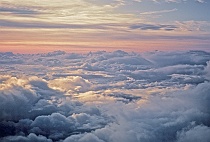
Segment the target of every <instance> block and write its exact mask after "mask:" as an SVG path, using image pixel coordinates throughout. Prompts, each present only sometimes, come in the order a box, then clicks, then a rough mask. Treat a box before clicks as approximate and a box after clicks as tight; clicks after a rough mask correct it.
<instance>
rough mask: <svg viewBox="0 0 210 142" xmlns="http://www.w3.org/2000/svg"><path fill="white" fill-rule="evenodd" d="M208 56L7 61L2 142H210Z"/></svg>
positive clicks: (63, 56)
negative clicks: (19, 62)
mask: <svg viewBox="0 0 210 142" xmlns="http://www.w3.org/2000/svg"><path fill="white" fill-rule="evenodd" d="M209 55H210V53H208V52H204V51H187V52H184V51H183V52H160V51H154V52H147V53H140V54H137V53H127V52H124V51H120V50H118V51H115V52H105V51H101V52H92V53H88V54H73V53H64V52H62V51H56V52H50V53H46V54H34V55H27V54H25V55H21V54H13V53H1V54H0V58H1V59H7V60H8V61H12V58H13V57H15V59H17V60H23V61H24V62H23V63H21V64H6V66H2V67H3V68H1V69H0V71H1V73H3V75H1V76H0V100H1V102H0V114H1V115H0V132H1V133H0V141H6V142H11V141H25V142H27V141H49V142H50V141H59V142H62V141H64V142H74V141H75V142H89V141H96V142H114V141H121V142H127V141H131V142H138V141H142V142H152V141H157V142H162V141H175V142H176V141H177V142H183V141H204V142H205V141H208V140H209V137H208V135H207V134H208V133H209V127H210V123H209V118H210V111H209V109H208V108H209V107H210V106H209V104H210V103H209V102H210V96H209V92H210V87H209V86H210V84H209V79H210V78H209V61H210V56H209ZM54 61H55V62H56V61H59V63H55V62H54ZM50 62H51V63H52V62H54V63H52V64H50V65H49V63H50ZM46 64H48V66H46Z"/></svg>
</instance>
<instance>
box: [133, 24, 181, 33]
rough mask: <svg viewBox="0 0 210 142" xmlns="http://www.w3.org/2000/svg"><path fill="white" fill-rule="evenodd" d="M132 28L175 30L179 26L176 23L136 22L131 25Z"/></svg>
mask: <svg viewBox="0 0 210 142" xmlns="http://www.w3.org/2000/svg"><path fill="white" fill-rule="evenodd" d="M130 28H131V29H140V30H165V31H173V30H176V29H177V28H178V27H177V26H175V25H152V24H136V25H131V26H130Z"/></svg>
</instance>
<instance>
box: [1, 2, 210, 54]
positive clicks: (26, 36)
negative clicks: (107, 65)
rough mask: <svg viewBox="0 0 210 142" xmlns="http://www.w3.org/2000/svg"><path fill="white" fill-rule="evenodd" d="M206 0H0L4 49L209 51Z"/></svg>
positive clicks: (209, 9)
mask: <svg viewBox="0 0 210 142" xmlns="http://www.w3.org/2000/svg"><path fill="white" fill-rule="evenodd" d="M208 13H210V1H207V0H24V1H23V0H1V1H0V52H8V51H11V52H14V53H43V52H50V51H55V50H62V51H66V52H81V53H83V52H89V51H99V50H100V51H101V50H105V51H114V50H119V49H120V50H124V51H134V52H143V51H153V50H167V51H170V50H205V51H210V40H209V39H210V16H208Z"/></svg>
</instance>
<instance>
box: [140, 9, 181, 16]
mask: <svg viewBox="0 0 210 142" xmlns="http://www.w3.org/2000/svg"><path fill="white" fill-rule="evenodd" d="M174 11H177V9H176V8H175V9H170V10H160V11H149V12H142V13H140V14H141V15H151V14H162V13H168V12H174Z"/></svg>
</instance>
